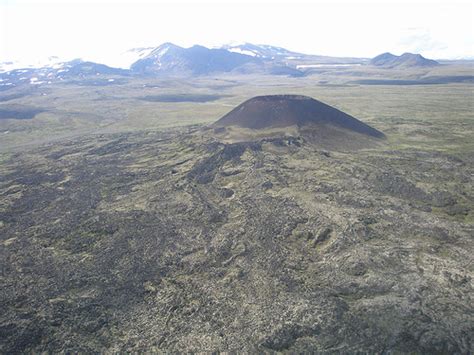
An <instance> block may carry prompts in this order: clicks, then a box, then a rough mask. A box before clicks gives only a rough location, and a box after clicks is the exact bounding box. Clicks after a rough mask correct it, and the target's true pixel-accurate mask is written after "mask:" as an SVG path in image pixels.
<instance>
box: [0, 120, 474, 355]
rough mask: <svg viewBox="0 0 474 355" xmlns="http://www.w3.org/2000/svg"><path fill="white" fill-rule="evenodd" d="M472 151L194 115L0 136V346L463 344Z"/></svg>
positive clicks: (468, 324)
mask: <svg viewBox="0 0 474 355" xmlns="http://www.w3.org/2000/svg"><path fill="white" fill-rule="evenodd" d="M473 166H474V165H473V160H472V155H471V156H470V157H467V156H465V157H464V158H459V157H456V156H453V155H450V154H447V153H446V154H444V153H439V152H432V153H428V152H422V151H416V150H397V151H394V150H391V149H389V147H388V146H383V147H378V148H376V149H375V148H374V149H365V150H356V151H352V152H351V151H337V150H332V151H327V150H323V149H321V148H320V147H316V146H315V145H313V144H312V143H310V142H307V141H305V139H304V137H285V138H281V139H273V140H270V141H266V140H257V141H252V142H239V143H234V144H225V143H222V142H219V140H218V139H217V138H216V137H215V134H214V133H213V131H212V130H203V129H202V128H200V127H188V128H182V129H173V130H168V131H162V132H146V131H144V132H134V133H121V134H102V135H89V136H84V137H82V138H75V139H71V140H65V141H63V142H61V144H57V143H55V144H49V145H48V144H47V145H43V146H41V147H40V148H37V149H34V150H30V151H27V152H22V153H16V154H12V155H10V156H9V157H8V159H6V160H4V161H3V162H2V178H1V185H0V194H1V196H2V197H1V213H0V219H1V221H2V222H1V230H2V236H3V238H2V239H3V240H2V242H1V243H2V244H1V248H0V253H1V258H0V259H1V260H2V262H1V263H2V269H1V270H2V273H1V283H2V287H1V289H0V290H1V291H0V296H1V302H0V304H1V311H0V314H1V316H0V334H1V337H2V342H1V348H0V351H1V352H3V353H14V352H26V351H28V352H29V351H33V352H41V351H53V352H57V351H65V352H95V351H100V352H115V351H152V350H165V351H217V350H220V351H223V350H232V351H251V352H256V351H289V352H302V351H319V352H337V353H339V352H344V353H353V352H358V351H362V352H377V353H383V352H416V353H431V354H432V353H459V354H468V353H470V351H471V350H472V348H473V343H472V342H473V339H472V334H473V329H472V327H473V314H472V281H473V280H472V275H473V274H472V253H473V252H474V250H473V245H472V236H473V234H474V228H473V224H472V208H473V203H472V201H473V189H472V187H473V184H472V178H473V175H474V169H473Z"/></svg>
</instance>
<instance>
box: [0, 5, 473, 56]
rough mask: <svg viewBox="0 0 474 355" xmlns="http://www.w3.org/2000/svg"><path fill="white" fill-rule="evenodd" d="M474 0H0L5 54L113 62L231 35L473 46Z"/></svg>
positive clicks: (288, 43)
mask: <svg viewBox="0 0 474 355" xmlns="http://www.w3.org/2000/svg"><path fill="white" fill-rule="evenodd" d="M472 10H473V8H472V5H471V4H470V3H468V2H463V3H452V2H445V3H436V2H435V3H429V2H427V1H422V2H420V3H417V4H413V3H412V2H409V1H400V2H397V3H382V2H380V1H379V2H373V3H361V2H355V1H348V0H346V1H344V2H339V1H336V2H330V3H325V2H319V1H309V0H308V1H306V0H304V1H299V2H290V1H270V0H268V1H267V0H260V1H258V2H257V1H250V0H248V1H247V0H244V1H239V2H238V3H236V2H233V3H232V2H223V1H213V0H212V1H208V2H202V1H189V0H188V1H181V0H178V1H174V2H160V1H147V0H142V1H136V2H131V1H129V2H127V1H109V0H102V1H98V0H95V1H92V0H90V1H89V0H86V1H83V2H81V3H76V2H71V1H64V0H63V1H49V2H43V1H3V2H1V0H0V61H6V60H15V59H16V60H21V61H27V60H29V61H31V60H36V59H37V58H38V57H48V56H51V55H58V56H60V57H62V58H65V59H72V58H76V57H82V58H85V59H89V60H96V61H102V62H106V63H107V62H109V63H112V61H113V58H114V56H115V54H118V53H122V52H124V51H125V50H127V49H130V48H134V47H146V46H157V45H159V44H161V43H162V42H166V41H170V42H174V43H177V44H179V45H183V46H190V45H192V44H196V43H199V44H203V45H207V46H213V45H218V44H222V43H226V42H229V41H231V40H238V41H248V42H254V43H268V44H274V45H278V46H282V47H286V48H288V49H291V50H296V51H301V52H306V53H314V54H324V55H337V56H364V57H371V56H374V55H377V54H379V53H381V52H385V51H392V52H404V51H414V52H421V53H422V54H424V55H427V56H431V57H438V58H439V57H443V58H449V57H460V56H473V55H474V53H473V43H474V40H473V38H474V31H473V22H474V19H473V14H472Z"/></svg>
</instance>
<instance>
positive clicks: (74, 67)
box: [62, 60, 129, 76]
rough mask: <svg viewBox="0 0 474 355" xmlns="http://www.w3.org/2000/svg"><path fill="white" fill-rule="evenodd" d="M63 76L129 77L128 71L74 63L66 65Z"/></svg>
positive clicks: (80, 62)
mask: <svg viewBox="0 0 474 355" xmlns="http://www.w3.org/2000/svg"><path fill="white" fill-rule="evenodd" d="M62 72H63V73H64V74H63V76H90V75H101V74H103V75H127V74H128V73H129V71H128V70H126V69H120V68H112V67H109V66H107V65H105V64H99V63H94V62H83V61H80V60H79V61H73V62H69V63H66V65H65V68H64V69H63V71H62Z"/></svg>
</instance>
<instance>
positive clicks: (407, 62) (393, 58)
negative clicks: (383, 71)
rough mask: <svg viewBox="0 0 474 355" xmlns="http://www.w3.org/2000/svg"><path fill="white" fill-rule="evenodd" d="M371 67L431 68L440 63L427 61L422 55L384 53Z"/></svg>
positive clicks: (371, 63)
mask: <svg viewBox="0 0 474 355" xmlns="http://www.w3.org/2000/svg"><path fill="white" fill-rule="evenodd" d="M369 64H370V65H374V66H378V67H386V68H395V67H430V66H436V65H439V63H438V62H437V61H435V60H432V59H427V58H425V57H423V56H422V55H421V54H415V53H403V54H402V55H400V56H397V55H394V54H392V53H382V54H380V55H378V56H376V57H374V58H372V60H371V61H370V63H369Z"/></svg>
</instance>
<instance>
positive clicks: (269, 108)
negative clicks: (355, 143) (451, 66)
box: [214, 95, 384, 138]
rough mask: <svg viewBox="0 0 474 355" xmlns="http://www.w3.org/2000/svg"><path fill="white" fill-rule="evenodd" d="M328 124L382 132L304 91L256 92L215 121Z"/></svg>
mask: <svg viewBox="0 0 474 355" xmlns="http://www.w3.org/2000/svg"><path fill="white" fill-rule="evenodd" d="M318 124H319V125H329V126H331V125H332V126H335V127H338V128H343V129H347V130H349V131H355V132H358V133H361V134H365V135H369V136H372V137H376V138H383V137H384V134H383V133H382V132H380V131H378V130H376V129H375V128H372V127H370V126H369V125H367V124H365V123H363V122H361V121H359V120H358V119H356V118H354V117H352V116H350V115H348V114H347V113H344V112H342V111H340V110H338V109H336V108H334V107H332V106H329V105H327V104H325V103H323V102H321V101H318V100H315V99H313V98H311V97H309V96H303V95H267V96H256V97H254V98H251V99H249V100H247V101H245V102H243V103H242V104H240V105H238V106H237V107H236V108H234V109H233V110H232V111H230V112H229V113H227V114H226V115H224V116H223V117H222V118H221V119H219V120H218V121H217V122H216V123H215V124H214V125H215V126H216V127H228V126H238V127H242V128H250V129H268V128H280V127H289V126H298V127H303V126H310V125H312V126H315V125H316V126H317V125H318Z"/></svg>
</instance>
